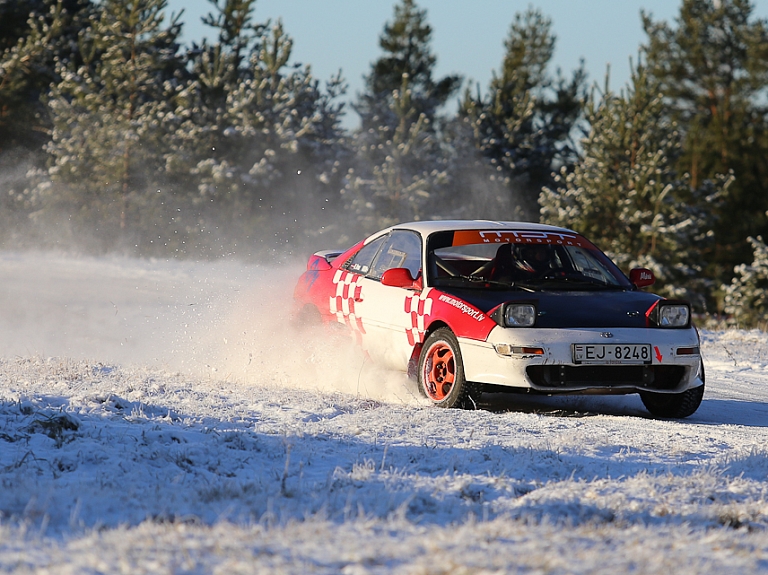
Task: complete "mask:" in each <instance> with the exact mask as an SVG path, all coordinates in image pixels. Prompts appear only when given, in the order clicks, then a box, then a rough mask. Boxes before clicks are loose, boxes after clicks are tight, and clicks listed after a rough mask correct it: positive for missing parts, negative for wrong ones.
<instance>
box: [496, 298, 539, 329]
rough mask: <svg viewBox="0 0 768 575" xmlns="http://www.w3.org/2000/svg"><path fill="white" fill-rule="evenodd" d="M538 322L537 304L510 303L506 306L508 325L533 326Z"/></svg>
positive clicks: (505, 316)
mask: <svg viewBox="0 0 768 575" xmlns="http://www.w3.org/2000/svg"><path fill="white" fill-rule="evenodd" d="M535 322H536V306H534V305H532V304H529V303H510V304H507V306H506V307H505V308H504V325H505V326H506V327H531V326H532V325H533V324H534V323H535Z"/></svg>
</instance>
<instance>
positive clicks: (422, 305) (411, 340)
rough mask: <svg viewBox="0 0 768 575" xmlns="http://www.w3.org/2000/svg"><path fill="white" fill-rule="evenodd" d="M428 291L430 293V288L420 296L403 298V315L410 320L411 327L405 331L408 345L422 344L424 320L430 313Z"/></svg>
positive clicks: (430, 301) (430, 303) (413, 295)
mask: <svg viewBox="0 0 768 575" xmlns="http://www.w3.org/2000/svg"><path fill="white" fill-rule="evenodd" d="M430 291H432V288H426V289H425V290H423V291H422V292H421V293H420V294H419V293H414V294H412V295H407V296H405V313H407V314H408V315H409V316H410V318H411V327H410V328H406V329H405V333H406V335H407V336H408V344H409V345H416V344H417V343H424V324H425V323H426V322H425V318H426V317H427V316H429V314H431V313H432V300H431V299H430V298H429V292H430Z"/></svg>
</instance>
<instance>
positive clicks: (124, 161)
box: [46, 0, 183, 228]
mask: <svg viewBox="0 0 768 575" xmlns="http://www.w3.org/2000/svg"><path fill="white" fill-rule="evenodd" d="M165 9H166V0H105V1H104V2H103V3H102V4H101V5H100V9H99V13H98V17H97V18H94V19H93V20H92V23H91V25H90V26H89V27H87V28H86V29H84V30H82V31H81V33H80V37H79V40H78V41H79V43H80V45H81V47H82V48H81V50H82V52H83V58H84V63H83V64H82V65H80V66H77V65H76V64H74V63H72V62H69V63H67V62H62V63H61V64H60V66H59V69H58V73H59V75H60V76H61V81H60V82H59V83H58V84H56V85H55V86H53V88H52V90H51V93H50V97H49V101H48V105H49V109H50V111H51V114H52V116H53V120H54V130H53V135H52V140H51V142H50V143H49V144H48V146H47V147H46V150H47V151H48V153H49V154H50V156H51V158H52V166H51V168H50V169H49V174H50V176H51V178H52V180H53V181H54V182H58V183H63V184H66V185H68V186H69V187H68V189H69V191H70V192H71V193H72V194H74V196H73V197H72V200H73V201H74V202H76V203H78V204H79V205H81V206H82V207H83V208H85V209H86V211H87V212H88V213H90V214H91V215H95V214H98V217H99V219H100V220H101V221H102V222H103V223H105V224H106V225H107V227H110V226H119V227H120V228H125V227H126V226H127V225H128V224H129V213H128V211H129V209H130V207H131V204H134V205H135V207H136V209H138V208H140V207H141V206H142V205H143V203H144V201H145V196H147V195H148V193H154V191H155V190H154V189H152V188H154V187H155V185H156V184H157V182H158V179H159V177H160V175H161V174H162V172H163V170H164V165H163V161H162V157H163V156H162V150H163V146H164V137H165V135H166V132H165V130H164V124H165V122H166V116H168V115H171V114H172V113H173V109H172V104H171V102H172V99H173V96H174V94H175V83H176V81H177V77H178V76H179V75H180V74H181V72H182V70H183V62H182V61H181V59H180V57H179V55H178V47H179V46H178V44H177V38H178V35H179V33H180V24H179V23H178V22H177V21H173V22H171V23H170V25H169V26H167V27H165V26H164V25H163V19H164V10H165ZM132 217H133V218H134V219H135V218H138V217H139V214H138V213H137V214H134V215H133V216H132Z"/></svg>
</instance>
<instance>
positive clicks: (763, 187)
mask: <svg viewBox="0 0 768 575" xmlns="http://www.w3.org/2000/svg"><path fill="white" fill-rule="evenodd" d="M753 11H754V7H753V4H752V2H750V0H683V2H682V5H681V8H680V15H679V17H678V18H677V19H676V23H675V24H676V25H675V26H670V25H669V24H667V23H665V22H655V21H653V19H652V18H651V16H650V15H647V14H643V27H644V29H645V32H646V33H647V35H648V44H647V46H646V47H645V52H646V54H647V61H648V66H649V69H650V71H651V73H652V74H653V75H654V76H655V77H656V78H658V79H659V81H660V82H661V89H662V91H663V92H664V94H665V96H666V97H667V99H668V101H669V103H670V107H669V108H668V110H667V111H668V112H669V113H670V115H671V117H672V119H673V120H675V121H677V122H678V124H679V125H680V129H681V132H682V133H683V135H684V144H683V154H681V156H680V158H679V165H678V168H679V169H680V170H681V171H686V172H688V173H690V174H691V184H692V185H693V186H694V187H697V186H698V185H699V184H700V182H702V181H703V180H705V179H706V178H712V177H713V176H714V175H715V174H725V173H728V172H729V171H732V172H733V173H734V175H735V180H734V182H733V185H731V186H730V188H729V190H728V192H727V194H726V196H725V197H724V202H723V205H722V208H721V210H720V211H719V212H718V213H719V216H720V218H719V220H718V222H717V223H716V227H715V236H716V242H717V249H716V251H715V253H714V255H713V257H712V258H711V259H712V261H713V262H714V265H715V267H714V269H712V270H710V273H711V274H712V275H717V276H719V277H721V278H725V277H727V276H729V274H730V272H731V270H732V269H733V267H734V265H735V264H737V263H741V262H744V261H747V259H748V257H749V246H748V244H747V243H746V242H745V241H744V238H746V237H747V236H756V235H758V234H766V233H768V218H766V215H765V212H766V209H767V208H768V162H766V160H765V158H766V157H768V105H767V104H766V101H767V100H766V97H767V96H768V89H767V87H768V22H766V20H762V19H756V18H753V16H752V14H753Z"/></svg>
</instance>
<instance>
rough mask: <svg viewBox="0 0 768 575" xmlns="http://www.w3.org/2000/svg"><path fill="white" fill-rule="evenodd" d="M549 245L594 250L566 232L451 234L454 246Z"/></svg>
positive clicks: (584, 241) (458, 232)
mask: <svg viewBox="0 0 768 575" xmlns="http://www.w3.org/2000/svg"><path fill="white" fill-rule="evenodd" d="M505 243H511V244H551V245H560V246H579V247H583V248H587V249H594V246H593V245H592V243H591V242H589V241H588V240H586V239H585V238H583V237H582V236H580V235H578V234H574V233H568V232H538V231H523V230H521V231H496V230H462V231H457V232H455V233H454V234H453V245H454V246H466V245H471V244H505Z"/></svg>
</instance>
